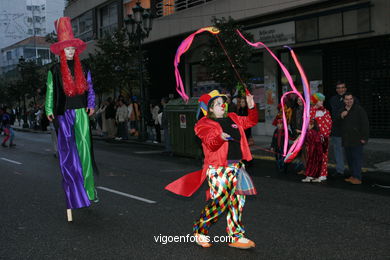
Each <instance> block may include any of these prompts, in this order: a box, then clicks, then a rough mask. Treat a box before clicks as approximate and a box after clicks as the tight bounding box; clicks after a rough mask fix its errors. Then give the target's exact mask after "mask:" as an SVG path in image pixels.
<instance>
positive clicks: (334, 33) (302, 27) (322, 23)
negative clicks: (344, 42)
mask: <svg viewBox="0 0 390 260" xmlns="http://www.w3.org/2000/svg"><path fill="white" fill-rule="evenodd" d="M370 11H371V9H370V7H369V6H363V7H361V6H359V7H356V9H353V10H349V9H348V10H332V11H331V13H329V12H327V13H322V14H315V15H316V16H315V17H310V18H303V19H301V20H296V21H295V25H296V26H295V30H296V41H297V42H307V41H316V40H322V39H329V38H334V37H343V36H347V35H354V34H359V33H367V32H370V30H371V15H370Z"/></svg>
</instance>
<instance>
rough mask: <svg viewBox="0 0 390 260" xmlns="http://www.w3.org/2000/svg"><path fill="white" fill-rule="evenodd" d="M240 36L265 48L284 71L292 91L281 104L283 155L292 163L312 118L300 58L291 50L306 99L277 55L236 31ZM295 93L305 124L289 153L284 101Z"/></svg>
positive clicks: (307, 85)
mask: <svg viewBox="0 0 390 260" xmlns="http://www.w3.org/2000/svg"><path fill="white" fill-rule="evenodd" d="M236 31H237V33H238V35H240V37H241V38H242V39H244V40H245V42H246V43H247V44H249V45H251V46H253V47H255V48H262V47H263V48H265V49H266V50H267V51H268V52H269V54H271V56H272V57H273V58H274V59H275V60H276V61H277V62H278V64H279V66H280V68H281V69H282V71H283V73H284V75H285V76H286V78H287V80H288V83H289V84H290V86H291V88H292V91H288V92H286V93H284V94H283V95H282V98H281V104H282V114H283V127H284V133H285V135H284V146H283V155H284V156H285V158H284V161H285V162H291V161H292V160H293V159H294V158H295V157H296V156H297V155H298V153H299V151H300V150H301V147H302V145H303V142H304V140H305V136H306V132H307V128H308V123H309V116H310V89H309V84H308V81H307V77H306V75H305V72H304V71H303V68H302V66H301V64H300V63H299V61H298V58H297V57H296V55H295V53H294V51H293V50H292V49H291V48H289V49H290V53H291V56H292V57H293V60H294V62H295V64H296V66H297V68H298V71H299V73H300V75H301V78H302V84H303V91H304V96H305V98H303V97H302V95H301V93H300V92H299V91H298V90H297V88H296V87H295V85H294V81H293V79H292V77H291V75H290V72H289V71H288V70H287V68H286V67H285V66H284V65H283V63H282V62H281V61H280V60H279V59H278V57H276V55H275V54H274V53H273V52H272V51H271V50H270V49H269V48H268V47H267V46H266V45H265V44H264V43H262V42H256V43H252V42H250V41H248V40H247V39H246V38H245V37H244V36H243V35H242V34H241V32H240V31H239V30H236ZM291 93H294V94H296V95H297V96H298V98H300V99H301V100H302V101H303V106H304V109H303V124H302V132H301V134H300V136H299V137H298V138H297V139H296V140H295V142H294V143H293V144H292V145H291V147H290V149H289V150H288V151H287V148H288V139H289V134H288V126H287V119H286V114H285V111H284V99H285V97H286V96H287V95H288V94H291Z"/></svg>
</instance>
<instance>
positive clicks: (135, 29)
mask: <svg viewBox="0 0 390 260" xmlns="http://www.w3.org/2000/svg"><path fill="white" fill-rule="evenodd" d="M125 23H126V28H127V32H128V35H129V40H131V39H135V40H136V42H137V46H138V73H139V87H140V91H141V125H140V135H139V139H140V140H146V136H147V134H146V122H145V113H146V98H147V97H146V93H145V87H144V84H143V55H142V41H143V40H144V39H145V38H147V37H148V36H149V32H150V31H151V30H152V17H151V15H150V9H145V8H143V7H142V6H141V3H140V2H139V1H138V2H137V3H136V6H135V7H134V8H133V15H128V16H127V18H126V19H125ZM129 47H130V44H129Z"/></svg>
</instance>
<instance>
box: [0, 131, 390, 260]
mask: <svg viewBox="0 0 390 260" xmlns="http://www.w3.org/2000/svg"><path fill="white" fill-rule="evenodd" d="M15 143H16V144H17V146H16V147H13V148H3V147H1V149H0V177H1V182H0V183H1V189H0V205H1V209H0V223H1V229H0V230H1V231H0V259H27V258H30V259H87V258H88V259H233V258H237V259H238V258H240V259H390V204H389V201H390V200H389V198H390V190H389V189H384V188H380V187H372V185H371V184H372V183H370V182H369V181H368V183H366V184H364V185H361V186H359V187H355V186H351V185H350V184H348V183H344V182H343V181H342V180H330V181H328V183H327V184H314V183H311V184H310V183H301V182H300V178H301V177H299V176H296V175H292V174H289V175H287V176H286V175H283V174H278V173H277V171H276V168H275V166H274V162H271V161H262V160H255V161H254V163H253V165H252V166H251V167H250V168H249V169H248V171H249V172H250V173H251V175H252V177H253V180H254V182H255V185H256V187H257V190H258V193H259V194H258V195H257V196H256V197H247V201H246V205H245V208H244V215H243V223H244V225H245V228H246V235H247V237H248V238H250V239H251V240H253V241H255V242H256V245H257V246H256V248H255V249H253V250H247V251H245V250H239V249H233V248H229V247H228V245H227V244H226V243H214V244H213V246H212V247H211V248H200V247H199V246H197V245H196V244H195V243H190V242H181V243H179V242H176V243H175V242H168V243H162V242H161V241H160V242H156V238H157V237H159V236H160V237H163V236H187V234H191V232H192V223H193V221H194V220H195V219H196V218H198V217H199V214H200V211H201V209H202V208H203V207H204V205H205V193H204V191H205V189H206V186H207V185H206V184H205V185H203V186H202V189H201V190H200V191H198V192H197V193H196V194H195V195H194V196H193V197H191V198H183V197H179V196H176V195H174V194H171V193H169V192H167V191H165V190H164V186H165V185H167V184H168V183H170V182H171V181H173V180H175V179H177V178H179V177H181V176H182V175H184V174H185V173H189V172H192V171H195V170H198V169H200V167H201V162H200V161H197V160H194V159H191V158H182V157H176V156H168V155H164V154H163V153H162V150H163V148H162V147H159V146H152V145H145V144H136V143H126V144H125V143H119V142H106V141H103V140H95V141H94V144H93V145H94V151H95V158H96V162H97V166H98V168H99V171H100V175H99V176H98V177H97V178H96V186H97V188H98V189H97V191H98V195H99V199H100V201H99V202H98V203H93V205H92V206H91V207H90V208H87V209H78V210H74V211H73V222H72V223H68V222H67V220H66V206H65V199H64V194H63V190H62V186H61V181H62V179H61V174H60V170H59V167H58V162H57V159H56V158H55V157H54V156H53V151H52V146H51V142H50V135H48V134H39V133H26V132H17V133H16V138H15ZM225 216H226V215H224V216H223V217H222V218H221V219H220V220H219V222H218V223H216V224H215V225H214V226H213V227H212V228H211V231H210V235H211V236H215V235H220V236H222V235H225V234H226V233H225V227H226V219H225Z"/></svg>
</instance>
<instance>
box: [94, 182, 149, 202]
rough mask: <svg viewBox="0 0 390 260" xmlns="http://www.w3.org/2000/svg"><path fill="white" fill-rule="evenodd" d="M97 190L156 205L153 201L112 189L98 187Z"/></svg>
mask: <svg viewBox="0 0 390 260" xmlns="http://www.w3.org/2000/svg"><path fill="white" fill-rule="evenodd" d="M96 188H97V189H101V190H105V191H108V192H112V193H115V194H118V195H122V196H125V197H128V198H131V199H135V200H140V201H143V202H146V203H150V204H152V203H156V202H155V201H153V200H148V199H144V198H141V197H138V196H135V195H131V194H127V193H124V192H121V191H117V190H113V189H110V188H106V187H102V186H97V187H96Z"/></svg>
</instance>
